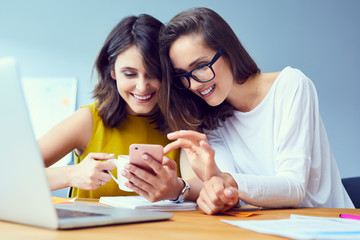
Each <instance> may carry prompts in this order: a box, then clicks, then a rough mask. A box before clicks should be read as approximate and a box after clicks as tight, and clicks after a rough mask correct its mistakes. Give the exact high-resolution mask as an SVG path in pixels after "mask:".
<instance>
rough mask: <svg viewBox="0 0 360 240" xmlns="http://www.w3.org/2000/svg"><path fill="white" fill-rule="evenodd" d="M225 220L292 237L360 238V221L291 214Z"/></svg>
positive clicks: (252, 228)
mask: <svg viewBox="0 0 360 240" xmlns="http://www.w3.org/2000/svg"><path fill="white" fill-rule="evenodd" d="M222 221H223V222H226V223H229V224H232V225H235V226H238V227H241V228H245V229H248V230H252V231H256V232H260V233H265V234H272V235H278V236H283V237H288V238H291V239H327V240H329V239H336V240H339V239H360V221H359V220H351V219H344V218H325V217H309V216H301V215H291V216H290V219H280V220H251V221H227V220H222Z"/></svg>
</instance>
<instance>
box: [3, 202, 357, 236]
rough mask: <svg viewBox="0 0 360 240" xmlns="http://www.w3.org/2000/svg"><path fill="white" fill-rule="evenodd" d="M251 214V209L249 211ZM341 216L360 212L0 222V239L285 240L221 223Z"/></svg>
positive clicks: (302, 211)
mask: <svg viewBox="0 0 360 240" xmlns="http://www.w3.org/2000/svg"><path fill="white" fill-rule="evenodd" d="M244 211H246V210H244ZM248 211H253V209H252V210H251V209H248ZM340 213H350V214H358V215H360V209H336V208H332V209H331V208H300V209H275V210H260V211H258V212H257V214H256V215H255V216H250V217H247V218H242V217H237V216H236V215H239V214H240V213H239V212H231V213H229V214H223V215H215V216H209V215H205V214H204V213H202V211H200V210H198V211H189V212H174V217H173V218H172V219H171V220H168V221H160V222H148V223H136V224H126V225H114V226H105V227H96V228H86V229H77V230H60V231H55V230H48V229H43V228H37V227H31V226H26V225H20V224H14V223H8V222H2V221H0V239H4V240H5V239H6V240H12V239H27V240H32V239H34V240H41V239H46V240H51V239H69V240H70V239H76V240H82V239H84V240H92V239H94V240H95V239H96V240H112V239H114V240H115V239H116V240H119V239H141V240H144V239H155V240H161V239H166V240H177V239H179V240H188V239H199V240H211V239H214V240H215V239H216V240H219V239H220V240H230V239H261V240H264V239H265V240H266V239H285V238H283V237H277V236H272V235H265V234H260V233H256V232H252V231H249V230H245V229H242V228H239V227H235V226H232V225H230V224H226V223H223V222H221V221H220V219H226V220H245V221H246V220H261V219H263V220H266V219H284V218H289V217H290V214H299V215H307V216H318V217H338V216H339V214H340Z"/></svg>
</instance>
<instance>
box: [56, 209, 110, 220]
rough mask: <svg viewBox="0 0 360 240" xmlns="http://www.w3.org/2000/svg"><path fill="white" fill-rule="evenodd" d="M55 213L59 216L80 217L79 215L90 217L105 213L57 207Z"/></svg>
mask: <svg viewBox="0 0 360 240" xmlns="http://www.w3.org/2000/svg"><path fill="white" fill-rule="evenodd" d="M56 213H57V215H58V217H59V218H81V217H91V216H106V215H105V214H100V213H91V212H81V211H75V210H67V209H59V208H57V209H56Z"/></svg>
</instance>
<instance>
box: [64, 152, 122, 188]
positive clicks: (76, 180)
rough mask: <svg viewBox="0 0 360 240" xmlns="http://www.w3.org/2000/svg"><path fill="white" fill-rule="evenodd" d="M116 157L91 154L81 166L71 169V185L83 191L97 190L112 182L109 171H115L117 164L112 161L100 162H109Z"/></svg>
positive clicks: (69, 176) (69, 173)
mask: <svg viewBox="0 0 360 240" xmlns="http://www.w3.org/2000/svg"><path fill="white" fill-rule="evenodd" d="M114 157H115V155H114V154H107V153H89V154H88V155H87V156H86V158H84V160H82V161H81V162H80V163H79V164H76V165H73V166H71V168H69V172H68V178H69V183H70V184H69V185H70V186H71V187H77V188H80V189H83V190H95V189H97V188H99V187H101V186H102V185H105V184H106V183H107V182H109V181H110V180H111V176H110V174H109V173H108V172H107V171H112V170H114V169H115V164H114V163H113V162H110V161H104V162H101V161H99V160H108V159H111V158H114ZM69 167H70V166H69ZM70 169H71V170H70Z"/></svg>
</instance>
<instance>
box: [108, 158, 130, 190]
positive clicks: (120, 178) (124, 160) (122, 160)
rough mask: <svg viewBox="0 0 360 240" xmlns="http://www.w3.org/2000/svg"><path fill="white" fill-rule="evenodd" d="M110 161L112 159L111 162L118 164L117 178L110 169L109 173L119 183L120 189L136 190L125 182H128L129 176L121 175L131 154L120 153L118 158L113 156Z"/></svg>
mask: <svg viewBox="0 0 360 240" xmlns="http://www.w3.org/2000/svg"><path fill="white" fill-rule="evenodd" d="M108 161H111V162H113V163H115V165H116V168H117V179H116V178H115V177H114V176H113V175H112V174H111V172H110V171H108V173H110V175H111V177H112V178H113V179H114V181H115V182H116V183H117V184H118V185H119V188H120V190H123V191H126V192H134V190H132V189H130V188H128V187H126V186H125V183H126V182H128V181H129V180H128V179H127V178H125V177H124V176H123V175H121V171H122V170H123V169H124V166H125V164H126V163H128V162H129V156H128V155H119V156H118V159H115V158H113V159H109V160H108Z"/></svg>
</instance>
